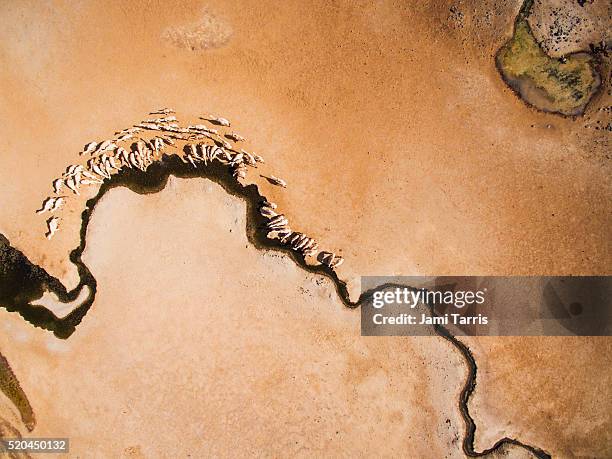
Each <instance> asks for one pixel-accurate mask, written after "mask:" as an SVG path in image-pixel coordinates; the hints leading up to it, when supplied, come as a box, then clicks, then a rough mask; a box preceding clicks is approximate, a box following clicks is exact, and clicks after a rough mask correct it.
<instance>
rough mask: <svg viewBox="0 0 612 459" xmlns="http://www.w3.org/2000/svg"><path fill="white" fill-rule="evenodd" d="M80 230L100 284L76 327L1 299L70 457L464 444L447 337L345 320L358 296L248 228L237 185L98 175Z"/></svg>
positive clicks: (45, 423) (435, 450) (457, 365)
mask: <svg viewBox="0 0 612 459" xmlns="http://www.w3.org/2000/svg"><path fill="white" fill-rule="evenodd" d="M185 194H188V195H196V194H197V195H198V196H199V197H200V199H199V200H198V203H197V205H193V203H191V202H188V201H185V200H184V195H185ZM152 209H155V210H154V211H151V210H152ZM158 211H163V218H160V214H159V213H158ZM211 215H214V216H215V218H214V219H211V218H210V216H211ZM110 221H112V224H110V223H109V222H110ZM89 243H90V246H89V247H90V248H89V249H88V250H87V251H86V252H85V256H84V258H85V261H86V262H87V264H88V266H90V267H91V269H92V271H93V273H94V275H95V276H96V278H97V279H98V282H99V289H100V294H99V296H98V298H97V301H96V304H95V306H94V308H93V310H92V311H91V315H90V316H88V317H87V318H86V319H85V321H84V323H83V324H82V325H81V327H79V329H78V330H77V332H76V334H75V335H74V336H73V337H71V338H70V339H69V340H67V341H59V340H57V339H55V338H53V337H52V336H51V335H50V334H49V333H46V332H43V331H42V330H36V329H33V328H32V327H29V326H24V323H23V321H21V320H20V319H19V318H17V317H15V316H14V315H11V314H8V313H6V312H5V311H3V312H2V337H1V338H0V348H2V349H3V352H5V353H6V355H7V357H8V358H9V360H11V361H12V362H15V365H14V368H15V371H16V372H17V373H18V374H20V375H21V376H22V378H21V382H22V385H23V386H24V387H25V388H26V389H25V390H26V391H27V392H28V393H29V394H31V395H30V398H31V401H32V403H33V404H34V406H36V407H37V418H38V427H37V429H36V431H35V432H36V435H39V436H47V435H48V436H52V435H60V434H65V435H67V436H70V438H71V442H72V449H71V455H72V456H86V457H94V456H97V457H102V456H104V457H119V456H121V455H125V456H129V454H128V453H129V451H139V452H140V453H142V454H143V455H145V456H146V457H160V455H166V456H170V455H173V456H175V457H186V456H187V455H189V454H191V455H192V456H193V457H204V456H209V457H210V456H219V455H221V456H225V457H236V456H246V455H255V454H258V453H259V452H264V455H265V456H271V457H279V456H293V455H297V456H304V457H312V456H313V455H321V454H325V455H327V456H346V457H349V456H350V457H355V456H379V455H383V456H396V457H397V456H400V455H405V454H408V455H410V456H412V457H424V456H427V455H429V454H433V455H435V456H436V457H459V456H461V454H460V451H461V441H460V438H461V434H462V430H463V421H462V419H461V417H460V415H459V412H458V410H457V404H456V398H457V396H458V391H459V390H460V389H461V387H462V384H463V380H464V378H465V371H466V368H465V367H464V365H463V362H462V359H461V357H460V356H459V355H458V353H457V352H456V351H455V350H454V349H453V348H452V347H451V345H450V344H449V343H447V342H446V341H444V340H442V339H440V338H433V337H432V338H422V339H406V338H400V337H398V338H392V339H377V338H366V337H363V338H361V337H359V336H358V331H359V311H358V310H354V309H353V310H351V309H347V308H346V307H344V305H342V303H341V302H340V301H339V299H338V296H337V295H336V293H335V289H334V288H333V285H332V284H331V283H330V282H329V281H328V280H326V279H324V278H322V277H320V276H313V275H310V274H307V273H305V272H304V271H302V270H301V269H299V268H298V267H297V266H296V265H295V264H294V263H293V261H291V260H290V259H289V258H287V257H286V256H284V255H279V254H275V253H264V252H260V251H258V250H257V249H255V248H254V247H253V246H252V245H251V244H249V243H248V241H247V238H246V234H245V205H244V202H242V201H240V200H239V199H238V198H232V197H231V196H228V195H227V193H226V192H225V191H224V190H222V189H221V187H219V186H218V185H214V184H212V183H211V182H209V181H207V180H203V179H198V180H180V179H173V180H171V182H170V183H169V184H168V187H167V188H166V189H165V190H164V191H163V192H161V193H159V194H156V195H153V196H150V197H146V198H143V197H141V196H138V195H136V194H134V193H132V192H131V191H128V190H126V189H118V190H113V191H112V192H111V193H109V194H107V195H106V196H105V197H104V198H103V201H101V202H100V204H99V207H97V208H96V214H95V218H94V220H93V221H92V223H91V225H90V233H89ZM244 266H248V267H249V269H248V270H245V269H244ZM245 289H247V290H256V291H258V292H259V293H258V295H254V296H246V297H245V295H244V291H245Z"/></svg>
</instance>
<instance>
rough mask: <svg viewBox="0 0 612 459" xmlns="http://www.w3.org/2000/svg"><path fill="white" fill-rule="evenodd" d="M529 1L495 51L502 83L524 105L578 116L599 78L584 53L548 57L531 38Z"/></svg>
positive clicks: (598, 82)
mask: <svg viewBox="0 0 612 459" xmlns="http://www.w3.org/2000/svg"><path fill="white" fill-rule="evenodd" d="M532 6H533V0H526V1H525V3H524V4H523V6H522V7H521V10H520V12H519V14H518V16H517V18H516V21H515V23H514V34H513V36H512V38H511V39H510V40H509V41H508V42H507V43H506V44H505V45H504V46H502V47H501V48H500V49H499V51H498V52H497V56H496V64H497V68H498V69H499V71H500V73H501V74H502V76H503V78H504V81H505V82H506V83H508V85H510V87H512V88H513V89H514V90H515V91H516V92H517V93H518V94H519V95H520V97H521V98H522V99H523V100H524V101H525V102H527V103H528V104H530V105H532V106H534V107H535V108H538V109H540V110H544V111H547V112H553V113H561V114H563V115H573V116H575V115H581V114H582V113H584V109H585V108H586V106H587V104H588V103H589V101H590V100H591V98H592V97H593V95H594V94H595V93H596V92H597V90H598V88H599V85H600V83H601V79H600V77H599V74H598V73H597V71H596V69H595V67H594V62H593V57H592V56H591V55H590V54H588V53H576V54H568V55H567V56H564V57H562V58H560V59H555V58H551V57H550V56H548V55H547V54H546V53H545V52H544V50H543V49H542V48H541V47H540V45H539V43H538V42H537V40H536V39H535V37H534V36H533V33H532V31H531V27H530V25H529V22H528V21H527V18H528V17H529V14H530V13H531V8H532Z"/></svg>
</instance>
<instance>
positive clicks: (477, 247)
mask: <svg viewBox="0 0 612 459" xmlns="http://www.w3.org/2000/svg"><path fill="white" fill-rule="evenodd" d="M595 4H597V2H595ZM520 6H521V5H520V2H515V1H513V2H478V3H476V2H461V3H457V4H453V3H446V2H419V3H418V4H409V3H406V2H390V1H382V2H348V1H341V2H334V3H331V4H328V3H324V2H321V3H306V2H274V3H269V2H268V3H265V5H262V3H261V2H256V1H241V2H239V3H238V2H227V1H219V2H215V3H214V4H211V3H207V2H180V4H179V3H176V2H152V3H149V2H137V1H131V2H121V3H117V2H103V1H92V2H82V3H76V4H74V3H68V2H55V3H47V4H40V3H38V2H27V1H24V2H19V3H14V2H13V3H11V2H6V3H4V4H2V5H1V6H0V21H1V22H2V24H3V27H2V28H0V38H1V40H0V43H1V45H0V50H1V51H0V60H1V61H2V63H3V64H4V65H2V68H1V69H0V81H1V88H2V93H1V94H2V103H1V104H0V116H1V118H2V120H3V121H2V125H1V127H0V134H1V136H2V139H3V152H2V153H1V154H0V171H1V173H2V180H1V181H0V195H1V196H2V203H3V205H2V208H1V210H0V233H2V234H4V235H5V236H6V237H7V238H8V239H9V240H10V242H11V244H12V245H13V246H14V247H17V248H19V249H20V250H22V251H23V252H24V253H25V254H26V255H27V256H28V258H29V259H30V260H31V261H32V262H33V263H36V264H37V265H40V266H41V267H43V268H44V269H46V270H47V271H48V272H49V273H50V274H52V275H54V276H56V277H57V278H59V279H60V280H61V281H62V282H64V284H65V285H66V286H67V287H69V288H70V287H74V285H76V282H77V280H78V276H77V273H76V271H75V268H74V266H73V265H72V264H71V263H70V261H69V259H68V253H69V252H70V250H72V249H73V248H74V247H76V246H77V245H78V243H79V231H80V214H81V212H82V210H83V208H82V206H80V207H79V206H77V205H75V206H72V207H68V208H67V209H66V211H65V217H64V220H63V222H62V228H61V231H60V232H59V233H58V234H57V236H56V237H55V238H54V239H53V240H52V241H47V240H46V239H45V238H44V236H43V235H44V231H45V227H44V219H42V218H41V217H40V216H39V215H36V214H35V213H34V210H35V209H37V208H38V207H39V206H40V202H41V200H42V199H43V198H44V197H46V196H48V195H49V193H50V184H51V182H52V180H53V179H54V178H56V177H57V176H58V175H59V174H60V173H61V172H62V171H63V170H64V169H65V167H66V166H67V165H68V164H71V163H72V162H74V160H75V158H78V156H77V153H78V152H79V151H80V150H81V149H82V147H83V145H84V144H85V143H87V142H89V141H91V140H98V139H100V138H104V137H105V136H110V135H111V134H112V133H113V132H114V131H116V130H118V129H121V128H123V127H126V126H128V125H130V124H131V123H134V122H136V121H138V120H140V119H142V117H143V115H145V114H146V113H148V112H149V111H150V110H151V109H153V108H157V107H161V106H172V107H174V108H176V109H177V110H178V111H181V112H184V113H188V114H190V115H197V114H198V113H216V114H219V115H222V116H225V117H227V118H229V119H231V120H232V121H233V122H234V123H235V125H236V126H237V129H239V131H240V132H241V133H242V134H243V135H245V136H246V137H248V139H249V146H250V148H252V149H253V150H255V151H257V152H258V153H260V154H262V155H264V156H265V158H266V160H267V163H268V164H269V166H270V167H271V168H273V170H274V171H275V172H276V173H277V174H278V175H279V176H282V177H283V178H284V179H285V180H287V182H288V184H289V186H288V187H287V189H279V188H276V187H273V186H272V185H269V184H267V183H266V182H265V181H262V180H259V181H258V185H259V186H260V189H261V190H262V193H263V194H265V195H266V196H268V197H270V198H271V199H273V200H274V201H275V202H277V203H278V204H279V207H282V208H283V209H284V211H285V213H286V214H287V215H288V216H289V217H290V219H291V220H292V222H294V224H295V226H296V227H299V228H300V229H301V230H302V231H304V232H307V233H308V234H311V235H313V236H314V237H316V238H317V239H318V240H320V241H324V242H325V245H326V246H328V247H330V248H332V249H334V250H336V251H338V252H339V253H341V254H342V255H343V256H344V257H345V259H346V262H345V264H344V265H343V266H342V269H341V270H340V271H339V273H340V276H341V277H342V279H344V280H346V281H347V282H348V283H349V286H350V291H351V293H352V297H353V299H355V298H356V296H357V295H358V293H359V278H360V276H363V275H445V274H446V275H455V274H461V275H469V274H475V275H476V274H477V275H488V274H491V275H493V274H496V275H544V274H546V275H569V274H573V275H581V274H582V275H587V274H602V275H607V274H610V266H611V254H610V247H611V244H610V236H609V230H608V228H609V226H610V223H611V221H610V205H609V198H610V191H611V187H610V177H611V174H610V164H609V152H608V148H609V144H608V142H609V135H610V134H609V131H605V130H596V129H594V128H593V126H595V125H596V123H597V121H600V122H604V124H605V121H606V118H602V117H603V116H606V115H605V113H606V112H602V111H601V110H600V109H602V108H605V107H609V106H610V90H609V81H607V80H606V81H604V83H603V84H604V86H603V88H602V90H601V91H600V92H599V93H598V94H597V95H596V96H595V98H594V99H593V100H592V102H591V103H590V105H589V106H588V107H587V110H586V112H585V115H584V116H583V117H579V118H568V117H561V116H558V115H553V114H547V113H543V112H539V111H537V110H535V109H533V108H530V107H528V106H526V105H525V103H524V102H523V101H522V100H520V99H519V98H518V97H517V96H516V94H515V93H514V92H513V91H512V90H511V89H510V88H508V86H507V85H506V84H505V83H504V82H503V81H502V79H501V78H500V76H499V73H498V72H497V69H496V68H495V64H494V59H493V56H494V55H495V52H496V50H497V49H499V47H500V46H501V45H502V44H503V43H504V42H505V41H506V40H507V39H508V37H509V36H510V34H511V33H512V25H513V21H514V17H515V16H516V13H517V11H518V10H519V8H520ZM546 7H547V3H545V2H541V3H539V4H537V5H536V10H535V11H536V12H535V13H534V14H537V15H540V16H542V17H544V16H545V13H544V12H543V11H545V9H546ZM589 7H590V6H589V4H587V5H586V6H585V8H587V9H588V8H589ZM457 11H459V12H460V13H461V14H457V13H456V12H457ZM598 11H599V10H598ZM584 14H587V13H584ZM538 17H539V16H538ZM608 24H609V23H608ZM608 29H609V27H608ZM534 30H536V32H537V33H543V32H542V31H538V30H539V29H538V28H537V27H536V26H535V25H534ZM542 30H544V29H542ZM600 35H601V33H600ZM604 39H605V37H604ZM571 51H575V49H571ZM602 113H604V115H602ZM608 118H609V115H608ZM198 180H199V179H198ZM84 194H85V193H84ZM86 197H87V196H86V195H85V196H83V197H82V199H81V204H82V203H84V201H85V199H86ZM230 230H231V231H230ZM243 233H244V211H243V208H242V207H241V204H240V202H239V201H236V199H235V198H231V197H229V196H227V195H226V194H224V192H222V191H220V190H219V189H216V188H215V187H214V186H212V185H211V184H209V182H207V181H206V180H201V181H197V180H193V181H188V182H187V181H182V180H178V179H177V180H172V181H171V183H170V186H169V188H168V189H167V190H164V191H162V192H160V193H159V194H155V195H150V196H140V195H135V194H133V193H131V192H129V191H127V190H116V191H115V190H114V191H113V192H111V193H109V194H108V195H107V196H105V198H104V201H102V202H101V203H100V208H99V209H98V208H97V209H96V211H95V213H94V217H93V221H92V223H91V225H90V228H89V231H88V235H87V240H88V249H87V252H86V254H85V258H86V259H87V260H88V263H89V264H90V269H91V270H92V272H94V273H95V275H96V278H97V279H98V284H99V285H98V296H97V298H96V302H95V304H94V306H93V308H92V309H91V311H90V312H89V314H88V315H87V316H86V318H85V320H84V322H83V323H82V324H81V325H80V326H79V328H78V329H77V332H76V333H75V334H74V335H73V336H72V337H70V338H69V339H68V340H59V339H57V338H55V337H54V336H53V335H52V334H51V333H49V332H46V331H43V330H40V329H34V328H33V327H32V326H31V325H30V324H28V323H27V322H25V321H23V320H22V319H21V318H20V317H19V316H18V315H17V314H14V313H9V312H7V311H5V310H4V309H2V310H0V315H1V316H2V323H1V324H0V327H2V329H3V333H2V336H1V337H0V351H1V352H2V354H3V355H4V356H5V357H6V358H7V359H8V361H9V363H10V365H11V367H12V368H13V370H14V372H15V374H16V375H17V377H18V378H19V381H20V382H21V385H22V387H23V389H24V391H25V392H26V393H27V395H28V397H29V399H30V401H31V403H32V406H33V408H34V410H35V412H36V419H37V426H36V428H35V429H34V431H33V433H32V435H34V434H35V435H37V436H45V435H49V436H56V435H58V436H59V435H67V436H70V437H71V438H72V441H73V444H72V445H71V446H72V447H73V451H75V452H76V453H77V454H78V452H81V453H83V454H86V453H87V451H92V450H93V451H96V452H97V454H98V455H100V456H103V455H105V454H110V455H116V454H119V453H124V454H126V455H130V454H131V455H134V456H138V455H139V454H142V455H144V456H149V457H150V456H155V455H156V454H155V453H156V452H159V451H164V452H165V453H166V454H170V453H171V452H172V451H178V453H179V455H187V454H188V453H190V452H195V453H198V454H200V455H201V454H211V455H215V454H216V455H230V453H231V452H235V451H236V450H235V449H234V448H236V449H238V450H240V451H241V452H243V453H244V454H245V455H247V454H249V453H254V452H256V451H261V450H265V451H266V452H267V454H268V455H270V456H278V455H282V454H292V453H293V454H296V455H300V454H301V455H305V456H307V455H313V454H320V455H325V454H327V455H334V454H336V455H353V454H363V455H365V454H367V453H368V452H370V453H372V454H376V453H379V454H381V455H385V454H386V455H388V456H397V455H402V454H409V455H413V456H424V457H428V456H429V457H445V456H448V457H457V456H462V455H463V453H462V450H461V439H462V437H463V433H464V432H463V429H464V426H463V423H462V420H461V418H460V416H459V412H458V408H457V397H458V393H459V391H460V389H461V387H462V384H463V381H464V379H465V372H466V367H465V365H464V363H463V362H462V360H461V357H460V355H459V354H458V353H457V351H456V350H455V349H453V348H452V347H451V346H450V345H449V344H448V343H447V342H445V341H444V340H442V339H440V338H433V337H432V338H429V337H428V338H413V339H406V338H393V339H380V338H362V337H359V332H358V328H359V327H358V312H356V311H355V310H348V309H346V308H344V307H343V306H342V305H341V303H340V302H339V301H338V299H337V298H336V297H335V296H334V295H335V292H334V291H333V289H332V288H331V287H330V285H328V283H327V282H328V281H327V280H325V279H321V280H317V278H316V276H313V275H310V274H307V273H305V272H302V271H301V270H300V269H299V268H298V267H296V266H295V265H294V264H293V263H292V262H291V261H290V260H288V259H287V258H286V257H283V256H281V255H275V254H272V253H265V252H261V251H258V250H256V249H254V248H253V247H251V246H250V245H249V243H248V241H247V240H246V237H245V236H244V235H243ZM343 308H344V309H343ZM186 319H187V320H186ZM214 324H216V325H214ZM246 324H248V326H246ZM465 342H466V344H468V346H469V347H470V349H471V350H472V352H473V353H474V356H475V358H476V361H477V363H478V365H479V373H478V376H477V388H476V391H475V393H474V396H473V398H472V399H471V401H470V409H471V411H470V412H471V415H472V416H473V417H474V420H475V422H476V425H477V431H476V436H475V440H476V441H475V444H476V449H477V450H479V451H481V450H483V449H486V448H489V447H491V446H492V445H493V443H495V441H497V440H498V439H499V438H501V437H504V436H507V437H510V438H517V439H519V440H521V441H523V442H525V443H528V444H530V445H534V446H537V447H538V448H541V449H543V450H544V451H546V452H548V453H550V454H551V455H553V456H554V457H575V456H580V455H582V456H593V457H606V456H609V455H611V454H612V451H611V450H610V448H611V445H612V441H611V439H610V432H612V428H611V427H612V419H610V415H609V412H610V394H609V387H610V384H609V382H610V378H611V376H610V370H609V368H610V363H611V360H610V359H611V357H610V355H611V354H610V352H609V349H610V340H609V338H605V337H604V338H586V337H585V338H572V339H566V338H546V337H541V338H525V337H516V338H510V337H507V338H489V337H487V338H469V339H468V338H466V339H465ZM0 417H2V418H4V419H6V420H8V422H10V424H12V425H13V427H15V428H17V429H18V430H20V431H21V433H22V434H24V435H25V434H26V431H25V428H23V426H22V425H21V424H20V421H19V418H18V416H17V414H16V411H15V409H14V408H13V407H12V406H11V405H10V404H9V403H8V402H6V401H5V400H2V404H0ZM447 419H448V422H447ZM551 419H552V421H551ZM160 432H163V433H164V435H160ZM336 432H339V433H336ZM390 433H395V435H393V434H392V435H390ZM383 434H384V435H383ZM377 435H380V437H379V438H384V439H385V441H384V442H383V441H380V442H377V441H375V439H376V437H377ZM368 437H369V438H371V439H372V440H371V441H365V439H366V438H368ZM111 438H114V439H116V440H117V441H116V444H113V445H112V446H109V445H108V443H109V442H110V441H111ZM152 438H154V439H155V440H154V441H153V440H151V441H150V442H148V443H147V442H146V440H147V439H149V440H150V439H152ZM176 438H181V439H182V440H181V442H180V445H177V442H176V441H175V439H176ZM390 438H392V440H389V439H390ZM203 439H204V440H203ZM107 448H111V449H107ZM176 448H181V449H180V450H176ZM372 448H376V450H374V449H372ZM381 448H387V449H381ZM514 453H515V454H516V455H519V454H523V453H522V452H520V451H515V452H514ZM517 457H518V456H517Z"/></svg>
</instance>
